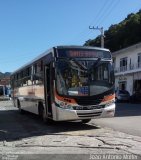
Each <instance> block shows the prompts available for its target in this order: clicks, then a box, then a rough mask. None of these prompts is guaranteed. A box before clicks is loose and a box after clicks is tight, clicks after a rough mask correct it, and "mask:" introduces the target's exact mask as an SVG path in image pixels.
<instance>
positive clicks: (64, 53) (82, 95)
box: [11, 46, 115, 123]
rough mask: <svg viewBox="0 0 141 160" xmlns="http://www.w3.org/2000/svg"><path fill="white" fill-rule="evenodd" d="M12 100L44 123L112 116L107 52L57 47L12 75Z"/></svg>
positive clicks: (109, 64) (112, 87)
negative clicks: (37, 116)
mask: <svg viewBox="0 0 141 160" xmlns="http://www.w3.org/2000/svg"><path fill="white" fill-rule="evenodd" d="M11 86H12V91H13V93H12V97H13V102H14V105H15V106H16V107H18V108H19V110H20V112H21V111H23V110H25V111H29V112H32V113H35V114H38V115H39V116H40V117H41V118H42V119H43V120H44V121H48V120H54V121H67V120H81V121H82V122H83V123H87V122H89V121H90V120H91V119H93V118H100V117H113V116H114V113H115V93H114V91H115V90H114V69H113V64H112V56H111V53H110V51H109V50H108V49H103V48H97V47H84V46H57V47H53V48H51V49H50V50H48V51H46V52H45V53H43V54H41V55H39V56H38V57H37V58H35V59H34V60H33V61H31V62H30V63H28V64H26V65H24V66H23V67H21V68H19V69H18V70H16V71H15V72H13V73H12V75H11Z"/></svg>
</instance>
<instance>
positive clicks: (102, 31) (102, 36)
mask: <svg viewBox="0 0 141 160" xmlns="http://www.w3.org/2000/svg"><path fill="white" fill-rule="evenodd" d="M89 29H93V30H94V29H97V30H99V31H100V33H101V48H104V29H103V27H101V28H99V27H94V26H93V27H90V26H89Z"/></svg>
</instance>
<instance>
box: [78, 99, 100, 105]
mask: <svg viewBox="0 0 141 160" xmlns="http://www.w3.org/2000/svg"><path fill="white" fill-rule="evenodd" d="M101 101H102V99H99V98H97V99H95V98H93V97H83V98H80V99H79V98H78V99H77V98H76V102H77V104H78V105H84V106H85V105H97V104H99V103H100V102H101Z"/></svg>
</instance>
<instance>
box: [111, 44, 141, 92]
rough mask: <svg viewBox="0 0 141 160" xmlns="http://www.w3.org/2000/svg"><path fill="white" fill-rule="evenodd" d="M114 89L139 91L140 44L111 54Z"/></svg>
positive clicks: (140, 80) (140, 84)
mask: <svg viewBox="0 0 141 160" xmlns="http://www.w3.org/2000/svg"><path fill="white" fill-rule="evenodd" d="M112 56H113V61H114V67H115V89H125V90H127V91H129V93H130V95H132V94H133V93H134V92H135V91H138V90H140V91H141V43H137V44H135V45H132V46H130V47H127V48H124V49H121V50H119V51H116V52H113V53H112Z"/></svg>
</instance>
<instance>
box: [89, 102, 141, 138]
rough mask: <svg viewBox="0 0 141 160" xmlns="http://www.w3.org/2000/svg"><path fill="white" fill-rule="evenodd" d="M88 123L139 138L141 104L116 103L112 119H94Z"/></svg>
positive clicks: (140, 134) (140, 130) (140, 131)
mask: <svg viewBox="0 0 141 160" xmlns="http://www.w3.org/2000/svg"><path fill="white" fill-rule="evenodd" d="M90 123H92V124H95V125H98V126H101V127H109V128H112V129H114V130H115V131H121V132H124V133H128V134H131V135H135V136H140V137H141V125H140V124H141V104H130V103H117V104H116V112H115V117H114V118H102V119H96V120H92V121H91V122H90Z"/></svg>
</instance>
